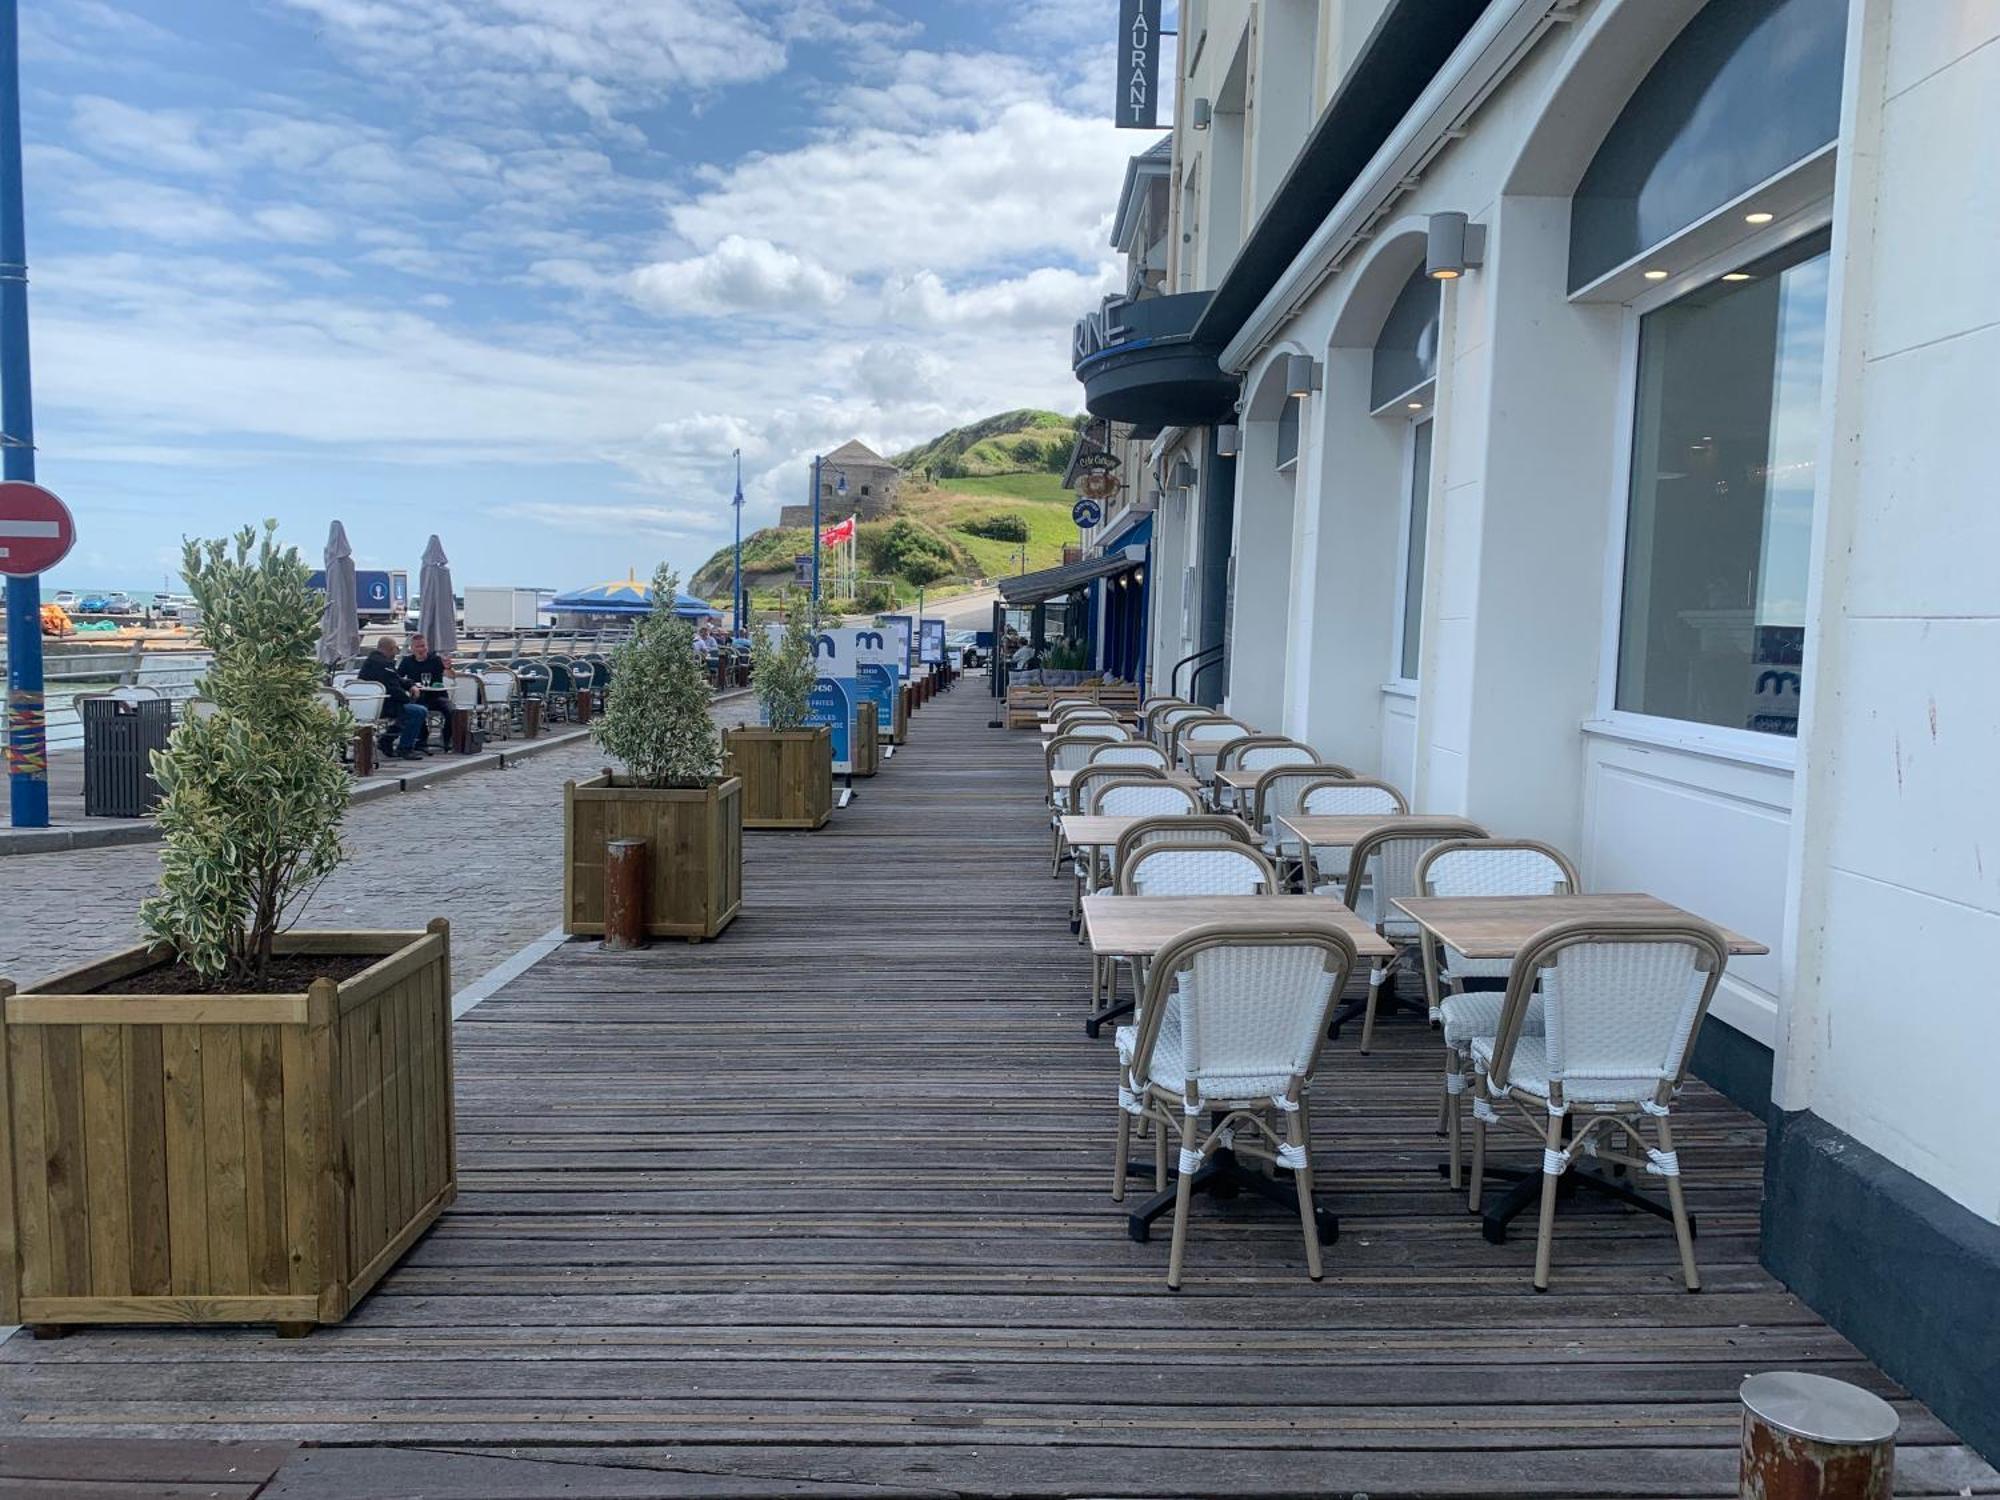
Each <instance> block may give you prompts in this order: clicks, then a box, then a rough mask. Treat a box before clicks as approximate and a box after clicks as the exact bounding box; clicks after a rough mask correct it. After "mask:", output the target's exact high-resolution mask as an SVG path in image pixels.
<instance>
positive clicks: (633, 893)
mask: <svg viewBox="0 0 2000 1500" xmlns="http://www.w3.org/2000/svg"><path fill="white" fill-rule="evenodd" d="M645 946H646V841H645V840H644V839H611V840H609V841H608V842H607V843H606V844H605V846H604V947H605V949H606V951H607V952H611V953H629V952H631V951H632V950H633V949H635V948H643V947H645Z"/></svg>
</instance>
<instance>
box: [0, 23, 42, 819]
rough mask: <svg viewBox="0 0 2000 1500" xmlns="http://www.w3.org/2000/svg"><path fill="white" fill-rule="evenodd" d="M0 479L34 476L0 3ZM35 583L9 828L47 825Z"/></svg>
mask: <svg viewBox="0 0 2000 1500" xmlns="http://www.w3.org/2000/svg"><path fill="white" fill-rule="evenodd" d="M0 473H4V475H5V477H6V478H8V479H27V480H32V479H33V478H34V477H35V406H34V398H33V392H32V388H31V386H30V385H29V364H28V231H27V224H26V215H25V212H24V210H23V207H22V202H21V19H20V12H19V10H18V8H17V5H16V0H0ZM42 691H43V687H42V584H41V579H40V578H38V577H35V576H33V575H30V576H29V577H26V578H10V579H9V580H8V581H7V781H8V786H9V797H8V801H9V804H10V811H11V814H12V817H13V820H14V826H15V827H16V828H46V827H48V826H49V772H48V730H47V728H46V726H45V724H44V721H43V718H42V714H43V706H42Z"/></svg>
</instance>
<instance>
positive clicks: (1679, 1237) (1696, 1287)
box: [1653, 1115, 1701, 1292]
mask: <svg viewBox="0 0 2000 1500" xmlns="http://www.w3.org/2000/svg"><path fill="white" fill-rule="evenodd" d="M1653 1123H1654V1124H1655V1125H1657V1126H1658V1127H1659V1131H1660V1149H1661V1150H1662V1151H1665V1152H1668V1153H1671V1152H1672V1151H1673V1149H1674V1132H1673V1128H1672V1127H1671V1126H1670V1125H1668V1124H1667V1117H1666V1116H1665V1115H1659V1116H1656V1117H1655V1118H1654V1120H1653ZM1676 1165H1678V1161H1677V1162H1676ZM1667 1206H1668V1207H1669V1208H1671V1209H1672V1210H1673V1213H1674V1240H1675V1241H1676V1243H1678V1244H1679V1245H1680V1249H1681V1276H1682V1277H1683V1278H1684V1279H1685V1280H1686V1282H1687V1289H1688V1290H1689V1291H1691V1292H1698V1291H1700V1290H1701V1272H1700V1271H1699V1270H1698V1269H1696V1267H1695V1263H1694V1232H1693V1231H1692V1230H1691V1229H1689V1228H1688V1211H1687V1198H1686V1196H1685V1195H1684V1194H1683V1193H1682V1192H1681V1178H1680V1173H1679V1172H1678V1171H1676V1172H1673V1173H1670V1174H1669V1175H1668V1177H1667Z"/></svg>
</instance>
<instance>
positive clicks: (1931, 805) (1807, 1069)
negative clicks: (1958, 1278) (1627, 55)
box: [1778, 0, 2000, 1222]
mask: <svg viewBox="0 0 2000 1500" xmlns="http://www.w3.org/2000/svg"><path fill="white" fill-rule="evenodd" d="M1849 25H1850V31H1849V39H1850V41H1849V45H1850V68H1849V80H1850V87H1849V98H1848V111H1849V116H1850V121H1849V126H1848V128H1849V131H1850V133H1851V136H1852V139H1853V142H1854V150H1853V151H1852V152H1851V153H1847V154H1846V159H1845V160H1844V161H1843V164H1842V172H1841V185H1840V189H1839V195H1838V200H1837V204H1836V219H1835V247H1834V248H1835V275H1836V278H1837V279H1836V298H1837V305H1838V307H1839V321H1838V324H1837V331H1836V333H1835V339H1834V341H1833V346H1832V347H1833V353H1832V355H1831V362H1832V371H1833V382H1832V383H1833V388H1834V389H1833V398H1832V399H1833V419H1832V423H1831V427H1832V431H1831V432H1830V434H1829V438H1828V442H1827V444H1826V447H1825V450H1824V451H1825V452H1826V454H1827V458H1828V471H1827V476H1826V481H1825V484H1824V486H1823V489H1822V497H1823V513H1822V529H1823V533H1824V540H1823V549H1822V556H1823V570H1822V573H1821V578H1820V584H1819V589H1818V595H1817V600H1816V610H1815V613H1814V615H1813V617H1812V618H1813V628H1814V631H1815V640H1816V643H1817V649H1816V650H1815V652H1814V655H1813V658H1812V661H1811V663H1810V667H1811V673H1810V677H1809V679H1808V684H1807V695H1806V708H1805V712H1806V724H1807V733H1808V734H1809V739H1808V741H1807V745H1806V753H1805V759H1804V763H1803V766H1802V772H1801V781H1802V786H1801V792H1800V801H1801V811H1802V817H1801V819H1800V831H1799V837H1798V850H1797V859H1798V863H1799V867H1800V870H1801V880H1800V883H1799V889H1798V895H1797V902H1796V906H1797V933H1798V937H1797V946H1798V964H1797V972H1796V975H1795V976H1794V978H1793V982H1792V985H1791V987H1790V990H1789V993H1788V995H1787V1005H1786V1015H1785V1028H1784V1044H1783V1049H1782V1053H1781V1066H1780V1070H1779V1077H1778V1097H1779V1102H1780V1103H1781V1104H1782V1105H1783V1106H1784V1107H1786V1108H1789V1109H1811V1110H1813V1111H1814V1112H1815V1113H1816V1114H1818V1115H1820V1116H1821V1117H1823V1118H1824V1119H1826V1120H1828V1121H1829V1122H1831V1123H1832V1124H1834V1125H1836V1126H1838V1127H1839V1128H1840V1129H1842V1130H1845V1131H1847V1132H1848V1133H1849V1134H1850V1135H1853V1136H1854V1137H1855V1138H1856V1139H1858V1140H1860V1141H1862V1142H1864V1143H1865V1144H1867V1145H1868V1146H1871V1147H1873V1148H1874V1149H1875V1150H1877V1151H1879V1152H1881V1153H1882V1154H1883V1155H1884V1156H1886V1157H1888V1158H1889V1159H1890V1160H1891V1161H1894V1162H1896V1163H1897V1164H1898V1165H1900V1166H1902V1167H1904V1168H1906V1169H1908V1170H1909V1171H1912V1172H1914V1173H1916V1174H1917V1175H1918V1176H1919V1177H1922V1178H1924V1179H1925V1180H1926V1181H1928V1182H1931V1183H1932V1184H1934V1185H1935V1186H1937V1187H1938V1188H1940V1189H1942V1190H1943V1191H1944V1192H1946V1193H1948V1194H1950V1195H1951V1196H1952V1197H1953V1198H1955V1199H1957V1200H1958V1201H1959V1202H1960V1203H1962V1204H1964V1205H1965V1206H1966V1207H1968V1208H1970V1209H1971V1210H1973V1211H1974V1212H1975V1213H1978V1214H1979V1215H1981V1216H1982V1217H1984V1218H1986V1219H1988V1220H1991V1221H1994V1222H2000V1162H1996V1157H1995V1155H1994V1152H1993V1149H1992V1142H1993V1140H1994V1139H1995V1133H1996V1131H2000V1089H1996V1088H1995V1086H1994V1082H1993V1066H1992V1058H1993V1052H1994V1045H1993V1026H1994V1021H1995V1017H1996V1015H2000V1007H1996V1004H1995V1001H1994V998H1993V993H1992V990H1991V988H1990V984H1989V981H1988V978H1987V975H1986V962H1985V961H1986V959H1987V957H1988V956H1989V955H1991V954H1992V953H1994V952H1995V951H2000V795H1996V793H1995V790H1994V770H1993V768H1994V765H1995V762H1996V747H2000V666H1996V663H2000V586H1996V583H1995V575H1994V560H1995V558H2000V505H1995V503H1994V475H1995V473H1996V472H2000V426H1996V424H1995V422H1994V420H1993V410H1992V372H1993V370H1994V368H1995V366H1996V364H2000V281H1996V280H1995V278H1994V277H1993V276H1992V275H1991V274H1990V266H1989V265H1988V263H1987V262H1988V260H1989V259H1990V257H1987V256H1985V255H1983V254H1982V253H1980V251H1979V250H1978V248H1977V247H1980V246H1985V245H1990V244H1992V243H1993V240H1994V238H1995V236H1996V235H2000V172H1996V171H1995V168H1994V163H1995V162H1996V161H2000V111H1996V110H1995V109H1994V108H1993V101H1994V100H1995V99H1996V98H2000V6H1995V5H1992V4H1990V3H1984V0H1855V4H1854V6H1853V9H1852V15H1851V19H1850V23H1849Z"/></svg>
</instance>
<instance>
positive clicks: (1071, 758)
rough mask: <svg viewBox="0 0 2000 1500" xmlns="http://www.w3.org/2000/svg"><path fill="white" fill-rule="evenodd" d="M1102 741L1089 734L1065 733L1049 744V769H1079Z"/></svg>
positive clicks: (1086, 763) (1087, 761)
mask: <svg viewBox="0 0 2000 1500" xmlns="http://www.w3.org/2000/svg"><path fill="white" fill-rule="evenodd" d="M1103 743H1104V741H1103V740H1101V739H1098V738H1095V737H1093V736H1091V735H1065V736H1064V737H1063V738H1061V739H1059V740H1057V741H1056V742H1055V743H1054V744H1052V745H1050V746H1049V769H1050V770H1051V771H1080V770H1082V769H1083V768H1084V767H1085V766H1087V765H1089V764H1090V757H1091V756H1092V755H1093V754H1095V753H1096V751H1097V748H1098V746H1099V745H1101V744H1103Z"/></svg>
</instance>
